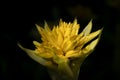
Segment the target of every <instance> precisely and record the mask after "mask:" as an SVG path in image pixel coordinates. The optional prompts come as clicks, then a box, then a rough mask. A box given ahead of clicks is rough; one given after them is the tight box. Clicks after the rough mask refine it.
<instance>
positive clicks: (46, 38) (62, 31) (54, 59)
mask: <svg viewBox="0 0 120 80" xmlns="http://www.w3.org/2000/svg"><path fill="white" fill-rule="evenodd" d="M36 27H37V29H38V31H39V33H40V35H41V40H42V42H41V43H39V42H37V41H33V44H34V45H35V47H36V48H35V50H30V49H27V48H24V47H22V46H21V45H20V44H18V45H19V47H20V48H21V49H22V50H24V51H25V52H27V53H28V55H29V56H30V57H31V58H32V59H34V60H35V61H37V62H39V63H40V64H42V65H44V66H46V67H48V68H51V69H55V70H60V71H61V72H64V73H65V74H68V75H70V76H74V74H77V73H76V72H74V69H71V68H72V65H73V66H74V65H75V66H76V63H73V62H72V61H74V60H76V59H80V61H81V62H79V64H80V63H82V62H83V60H84V59H85V58H86V57H87V56H88V55H89V54H90V53H91V52H92V51H93V50H94V48H95V46H96V45H97V43H98V41H99V39H100V35H101V31H102V29H100V30H97V31H95V32H92V33H90V32H91V29H92V20H91V21H90V22H89V23H88V25H87V26H86V27H85V28H84V30H83V31H82V32H81V33H79V29H80V25H79V24H77V19H75V20H74V22H73V23H70V22H69V23H66V22H63V21H62V20H60V22H59V25H57V26H54V27H53V29H50V28H49V26H48V25H47V23H46V22H45V25H44V28H42V27H40V26H39V25H36ZM71 64H72V65H71ZM79 64H78V65H79ZM63 68H64V69H63ZM64 70H65V71H64Z"/></svg>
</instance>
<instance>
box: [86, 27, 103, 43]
mask: <svg viewBox="0 0 120 80" xmlns="http://www.w3.org/2000/svg"><path fill="white" fill-rule="evenodd" d="M101 32H102V29H100V30H97V31H95V32H92V33H91V34H89V35H88V36H86V40H85V43H87V42H89V41H91V40H92V39H93V38H95V37H97V36H98V35H100V34H101Z"/></svg>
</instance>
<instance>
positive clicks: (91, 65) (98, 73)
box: [0, 0, 120, 80]
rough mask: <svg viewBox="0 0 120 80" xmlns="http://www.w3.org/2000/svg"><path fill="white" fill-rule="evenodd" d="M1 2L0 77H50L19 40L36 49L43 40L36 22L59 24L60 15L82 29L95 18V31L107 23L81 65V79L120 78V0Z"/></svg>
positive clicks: (10, 79) (42, 79) (12, 79)
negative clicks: (94, 46) (99, 38)
mask: <svg viewBox="0 0 120 80" xmlns="http://www.w3.org/2000/svg"><path fill="white" fill-rule="evenodd" d="M1 4H3V5H2V6H1V14H0V16H1V18H0V19H1V24H0V51H1V52H0V80H23V79H26V80H29V79H30V80H50V77H49V75H48V73H47V70H46V68H45V67H44V66H42V65H40V64H38V63H37V62H35V61H33V60H32V59H31V58H29V56H28V55H27V54H26V53H25V52H24V51H22V50H21V49H20V48H19V47H18V46H17V45H16V44H17V42H20V43H21V44H22V45H23V46H24V47H27V48H30V49H34V46H33V44H32V41H33V40H37V41H40V35H39V34H38V32H37V30H36V27H35V24H39V25H41V26H43V24H44V21H47V22H48V24H49V25H50V26H52V25H53V24H55V25H57V24H58V22H59V19H60V18H62V20H63V21H66V22H72V21H73V20H74V18H77V19H78V23H79V24H80V26H81V29H80V30H82V29H83V28H84V27H85V26H86V25H87V23H88V22H89V21H90V19H93V29H92V31H95V30H98V29H100V28H102V27H104V30H103V33H102V36H101V40H100V42H99V44H98V45H97V46H96V49H95V51H94V52H93V53H92V54H91V55H89V56H88V58H87V59H86V60H85V61H84V63H83V65H82V66H81V71H80V75H79V79H80V80H88V79H89V80H120V77H119V76H120V37H119V35H120V0H55V1H53V0H50V1H48V0H40V1H39V2H36V1H26V2H25V1H13V2H12V1H6V2H4V1H3V2H2V3H1Z"/></svg>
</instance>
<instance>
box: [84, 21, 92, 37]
mask: <svg viewBox="0 0 120 80" xmlns="http://www.w3.org/2000/svg"><path fill="white" fill-rule="evenodd" d="M91 30H92V19H91V20H90V22H89V23H88V25H87V26H86V27H85V28H84V29H83V31H82V32H83V33H84V35H85V36H87V35H89V34H90V32H91Z"/></svg>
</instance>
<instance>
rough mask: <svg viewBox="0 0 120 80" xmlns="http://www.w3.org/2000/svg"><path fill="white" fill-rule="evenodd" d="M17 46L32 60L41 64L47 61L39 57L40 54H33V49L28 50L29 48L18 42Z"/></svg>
mask: <svg viewBox="0 0 120 80" xmlns="http://www.w3.org/2000/svg"><path fill="white" fill-rule="evenodd" d="M18 46H19V47H20V48H21V49H22V50H23V51H25V52H26V53H27V54H28V55H29V56H30V57H31V58H32V59H33V60H35V61H37V62H38V63H40V64H42V65H46V63H48V61H47V60H45V59H43V58H41V57H40V56H37V55H36V54H35V51H34V50H30V49H27V48H24V47H22V46H21V45H20V44H18Z"/></svg>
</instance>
